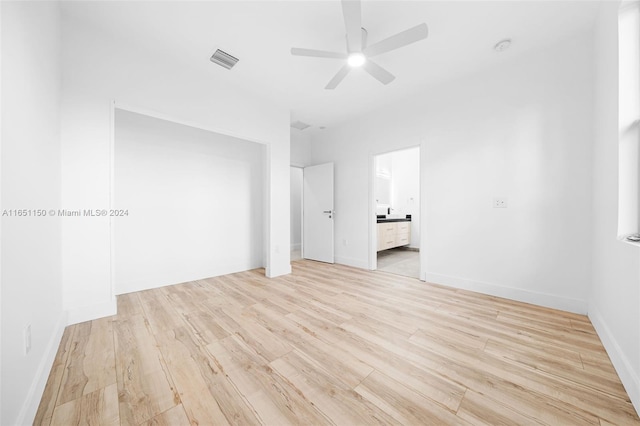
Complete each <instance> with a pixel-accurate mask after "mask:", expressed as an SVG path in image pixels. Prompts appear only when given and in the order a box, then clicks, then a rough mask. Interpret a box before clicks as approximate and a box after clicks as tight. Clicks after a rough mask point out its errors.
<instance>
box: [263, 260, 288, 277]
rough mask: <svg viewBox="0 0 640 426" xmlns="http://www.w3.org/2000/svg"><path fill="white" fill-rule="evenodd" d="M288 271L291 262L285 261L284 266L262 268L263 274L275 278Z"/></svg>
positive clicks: (286, 273)
mask: <svg viewBox="0 0 640 426" xmlns="http://www.w3.org/2000/svg"><path fill="white" fill-rule="evenodd" d="M290 273H291V263H287V265H286V266H284V267H277V268H269V267H266V268H265V269H264V275H265V276H266V277H267V278H275V277H279V276H281V275H288V274H290Z"/></svg>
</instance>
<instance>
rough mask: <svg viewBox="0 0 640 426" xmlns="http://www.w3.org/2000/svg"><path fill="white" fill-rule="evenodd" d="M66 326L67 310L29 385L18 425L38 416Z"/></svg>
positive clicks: (60, 319) (56, 326)
mask: <svg viewBox="0 0 640 426" xmlns="http://www.w3.org/2000/svg"><path fill="white" fill-rule="evenodd" d="M66 326H67V314H66V312H62V313H61V314H60V316H59V318H58V321H57V322H56V325H55V327H54V332H53V333H52V334H51V339H49V342H48V343H47V348H46V349H45V352H44V356H43V357H42V359H41V360H40V363H39V364H38V369H37V371H36V375H35V377H34V378H33V382H32V383H31V386H30V387H29V391H28V392H27V397H26V399H25V401H24V404H23V405H22V408H20V412H19V413H18V418H17V419H16V424H18V425H30V424H32V423H33V419H35V417H36V412H37V411H38V406H39V405H40V400H41V399H42V394H43V393H44V388H45V386H46V384H47V379H48V378H49V372H50V371H51V367H52V366H53V362H54V361H55V359H56V354H57V353H58V347H59V346H60V341H61V340H62V334H63V333H64V329H65V327H66Z"/></svg>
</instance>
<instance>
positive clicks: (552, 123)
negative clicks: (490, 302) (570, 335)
mask: <svg viewBox="0 0 640 426" xmlns="http://www.w3.org/2000/svg"><path fill="white" fill-rule="evenodd" d="M592 45H593V37H592V34H591V32H588V33H581V34H578V35H576V36H574V37H572V38H570V39H567V40H557V41H556V42H555V43H554V45H553V46H550V47H548V48H546V49H542V50H538V51H529V52H524V53H523V54H521V55H519V56H518V52H517V50H516V49H517V48H516V47H514V50H512V51H507V52H505V53H504V54H507V55H513V60H512V61H510V62H507V63H506V64H504V65H502V66H501V67H500V68H494V69H491V70H486V71H481V72H479V73H476V74H473V75H471V76H468V77H465V78H463V79H460V80H457V81H453V82H450V83H449V84H442V85H440V86H439V87H437V88H433V89H432V90H430V91H427V92H425V93H421V94H416V96H415V97H413V98H412V99H407V100H405V101H403V102H402V103H400V104H395V105H389V106H388V107H386V108H384V109H382V110H378V111H375V112H372V113H370V114H368V115H367V116H365V117H363V118H361V119H358V120H354V121H352V122H349V123H347V124H345V125H343V126H341V127H338V128H336V129H332V130H329V129H328V130H325V133H322V134H321V135H319V136H318V137H316V138H315V139H314V140H313V145H312V154H313V161H314V163H322V162H327V161H333V162H334V163H335V187H336V194H335V202H336V204H335V208H336V211H338V212H340V214H339V215H336V221H335V241H342V240H343V239H346V240H348V241H349V242H350V244H349V245H348V246H344V245H340V244H337V245H336V247H335V253H336V261H337V262H339V263H345V264H350V265H354V266H365V267H366V265H368V264H369V257H368V244H369V241H368V239H369V229H368V228H369V222H368V221H369V216H368V211H369V204H368V203H369V191H370V186H369V180H370V179H369V177H370V175H371V171H370V170H371V168H370V167H371V164H372V163H371V161H372V157H371V156H372V155H373V154H377V153H381V152H387V151H390V150H394V149H401V148H405V147H410V146H415V145H418V144H421V167H422V187H421V188H422V189H421V194H420V195H421V200H422V205H423V208H422V209H421V222H422V225H423V228H422V229H423V236H424V239H423V240H422V241H421V258H422V262H423V268H424V267H425V266H426V269H424V270H426V271H427V275H426V278H427V279H428V280H429V281H434V282H439V283H442V284H446V285H452V286H459V287H464V288H469V289H472V290H476V291H481V292H486V293H491V294H495V295H500V296H506V297H511V298H514V299H518V300H524V301H528V302H532V303H538V304H541V305H546V306H552V307H556V308H561V309H566V310H570V311H576V312H582V313H585V312H586V307H587V305H586V300H587V292H588V283H589V282H590V280H591V266H590V265H591V241H592V240H591V235H590V232H589V231H590V228H591V203H592V200H591V190H590V187H591V170H592V162H591V160H592V150H591V145H592V129H591V128H590V126H589V125H588V123H591V122H592V118H593V108H592V91H593V85H592V75H591V69H592V67H593V62H592V61H593V58H592ZM491 54H493V52H491ZM496 196H498V197H507V198H508V199H509V208H507V209H493V208H492V199H493V197H496Z"/></svg>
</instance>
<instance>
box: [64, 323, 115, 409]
mask: <svg viewBox="0 0 640 426" xmlns="http://www.w3.org/2000/svg"><path fill="white" fill-rule="evenodd" d="M113 383H116V369H115V349H114V345H113V328H112V318H111V317H107V318H100V319H98V320H95V321H90V322H84V323H81V324H77V325H76V332H75V333H74V336H73V338H72V342H71V355H70V356H69V362H67V365H66V368H65V371H64V375H63V377H62V385H61V388H60V396H59V397H58V402H57V405H61V404H64V403H66V402H68V401H71V400H72V399H77V398H79V397H80V396H82V395H86V394H89V393H92V392H94V391H96V390H99V389H101V388H104V387H106V386H108V385H110V384H113Z"/></svg>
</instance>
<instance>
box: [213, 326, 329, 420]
mask: <svg viewBox="0 0 640 426" xmlns="http://www.w3.org/2000/svg"><path fill="white" fill-rule="evenodd" d="M207 349H208V351H209V352H210V353H211V354H212V356H213V357H214V359H215V360H216V361H217V365H218V366H219V368H220V369H221V370H222V371H224V373H225V374H226V375H227V377H228V378H229V379H230V380H231V382H232V383H233V384H234V385H235V386H236V387H237V388H238V391H239V392H240V393H241V394H242V395H244V396H245V398H246V399H247V401H248V403H249V404H250V405H251V406H252V407H253V409H254V410H255V412H256V414H257V417H258V418H259V419H260V420H261V422H262V423H264V424H325V423H329V420H328V418H326V417H325V416H324V415H323V414H322V413H321V412H320V411H318V410H317V409H315V408H314V406H313V405H312V404H310V402H309V401H308V400H307V399H306V398H305V397H304V395H303V394H302V393H301V392H300V391H299V390H298V389H297V388H295V387H294V386H292V385H291V383H290V382H288V381H286V380H284V379H283V378H282V377H280V376H279V375H276V374H273V369H272V368H271V366H269V364H268V361H267V360H266V359H265V358H263V357H261V356H260V355H259V354H258V353H256V352H255V351H254V350H253V349H252V348H251V347H250V346H248V345H247V344H246V343H245V342H244V341H242V340H241V339H240V338H238V337H237V336H230V337H227V338H225V339H222V340H221V341H219V342H215V343H212V344H210V345H208V346H207Z"/></svg>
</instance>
